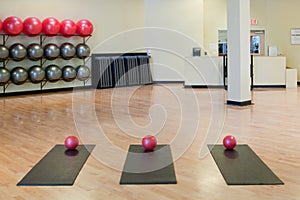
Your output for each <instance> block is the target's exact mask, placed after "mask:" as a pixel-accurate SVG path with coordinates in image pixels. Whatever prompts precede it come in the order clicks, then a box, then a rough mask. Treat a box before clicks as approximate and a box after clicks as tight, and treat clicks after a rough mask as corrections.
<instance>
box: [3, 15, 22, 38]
mask: <svg viewBox="0 0 300 200" xmlns="http://www.w3.org/2000/svg"><path fill="white" fill-rule="evenodd" d="M3 31H4V33H5V34H8V35H12V36H14V35H19V34H20V33H22V31H23V22H22V20H21V19H20V18H18V17H16V16H10V17H7V18H6V19H5V20H4V21H3Z"/></svg>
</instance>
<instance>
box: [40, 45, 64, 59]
mask: <svg viewBox="0 0 300 200" xmlns="http://www.w3.org/2000/svg"><path fill="white" fill-rule="evenodd" d="M59 54H60V49H59V47H58V46H57V45H56V44H53V43H49V44H47V45H46V46H45V47H44V56H45V57H46V59H47V60H54V59H56V58H58V56H59Z"/></svg>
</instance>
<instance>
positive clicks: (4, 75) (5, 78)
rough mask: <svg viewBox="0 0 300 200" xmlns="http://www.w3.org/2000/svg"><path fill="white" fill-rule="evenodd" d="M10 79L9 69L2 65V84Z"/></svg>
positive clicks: (0, 80)
mask: <svg viewBox="0 0 300 200" xmlns="http://www.w3.org/2000/svg"><path fill="white" fill-rule="evenodd" d="M9 79H10V72H9V70H8V69H6V68H4V67H1V68H0V85H4V84H6V83H7V82H8V81H9Z"/></svg>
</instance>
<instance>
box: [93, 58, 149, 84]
mask: <svg viewBox="0 0 300 200" xmlns="http://www.w3.org/2000/svg"><path fill="white" fill-rule="evenodd" d="M151 83H152V75H151V71H150V65H149V56H148V55H147V53H127V54H93V55H92V84H93V87H95V88H98V89H101V88H113V87H124V86H133V85H146V84H151Z"/></svg>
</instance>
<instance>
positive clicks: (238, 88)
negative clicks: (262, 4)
mask: <svg viewBox="0 0 300 200" xmlns="http://www.w3.org/2000/svg"><path fill="white" fill-rule="evenodd" d="M227 39H228V43H227V45H228V96H227V104H233V105H239V106H246V105H250V104H251V78H250V0H227Z"/></svg>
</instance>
